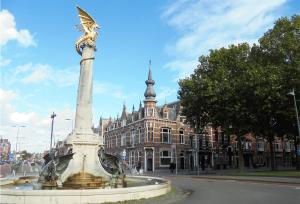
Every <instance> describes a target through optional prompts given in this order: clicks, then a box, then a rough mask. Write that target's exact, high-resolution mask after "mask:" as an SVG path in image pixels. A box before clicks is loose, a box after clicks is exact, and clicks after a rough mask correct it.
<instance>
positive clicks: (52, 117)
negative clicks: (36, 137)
mask: <svg viewBox="0 0 300 204" xmlns="http://www.w3.org/2000/svg"><path fill="white" fill-rule="evenodd" d="M55 117H56V114H55V113H54V112H53V113H52V115H51V119H52V121H51V139H50V151H49V153H51V150H52V140H53V125H54V118H55Z"/></svg>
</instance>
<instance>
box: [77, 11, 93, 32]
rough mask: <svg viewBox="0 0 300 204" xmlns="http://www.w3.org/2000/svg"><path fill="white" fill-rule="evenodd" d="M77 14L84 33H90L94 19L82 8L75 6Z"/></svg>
mask: <svg viewBox="0 0 300 204" xmlns="http://www.w3.org/2000/svg"><path fill="white" fill-rule="evenodd" d="M77 10H78V16H79V18H80V22H81V25H82V27H83V29H84V31H85V32H86V33H90V32H92V30H93V25H95V24H97V23H96V21H95V20H94V19H93V18H92V17H91V16H90V15H89V14H88V13H87V12H85V11H84V10H83V9H81V8H79V7H78V6H77Z"/></svg>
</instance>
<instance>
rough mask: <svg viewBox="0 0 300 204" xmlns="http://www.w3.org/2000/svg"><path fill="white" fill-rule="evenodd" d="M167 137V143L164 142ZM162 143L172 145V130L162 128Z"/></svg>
mask: <svg viewBox="0 0 300 204" xmlns="http://www.w3.org/2000/svg"><path fill="white" fill-rule="evenodd" d="M165 130H166V131H165ZM165 134H166V135H165ZM165 136H167V141H164V138H165ZM160 142H161V143H171V128H168V127H162V128H160Z"/></svg>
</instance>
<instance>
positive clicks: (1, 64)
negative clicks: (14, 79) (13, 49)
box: [0, 55, 11, 67]
mask: <svg viewBox="0 0 300 204" xmlns="http://www.w3.org/2000/svg"><path fill="white" fill-rule="evenodd" d="M10 62H11V60H10V59H3V57H1V55H0V67H5V66H6V65H9V64H10Z"/></svg>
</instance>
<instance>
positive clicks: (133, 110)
mask: <svg viewBox="0 0 300 204" xmlns="http://www.w3.org/2000/svg"><path fill="white" fill-rule="evenodd" d="M132 112H134V104H133V105H132Z"/></svg>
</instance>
